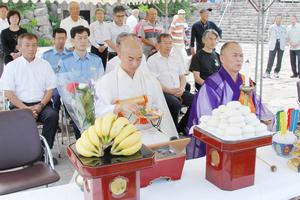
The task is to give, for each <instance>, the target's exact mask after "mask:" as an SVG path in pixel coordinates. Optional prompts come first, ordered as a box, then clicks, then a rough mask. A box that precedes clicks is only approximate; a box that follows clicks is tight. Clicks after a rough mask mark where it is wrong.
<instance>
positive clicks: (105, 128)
mask: <svg viewBox="0 0 300 200" xmlns="http://www.w3.org/2000/svg"><path fill="white" fill-rule="evenodd" d="M116 119H117V116H116V115H115V114H113V113H107V114H105V115H104V116H103V118H102V124H101V133H102V134H101V135H102V141H103V143H104V144H106V143H108V141H109V133H110V130H111V127H112V125H113V123H114V121H115V120H116Z"/></svg>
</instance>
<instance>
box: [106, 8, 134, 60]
mask: <svg viewBox="0 0 300 200" xmlns="http://www.w3.org/2000/svg"><path fill="white" fill-rule="evenodd" d="M113 15H114V21H113V22H111V23H109V24H107V29H106V31H105V32H104V33H103V34H104V41H105V43H106V44H107V45H108V60H110V59H112V58H113V57H115V56H117V47H116V39H117V37H118V35H119V34H120V33H123V32H125V33H129V32H130V29H129V26H127V25H126V24H124V18H125V15H126V13H125V8H124V7H123V6H116V7H114V9H113Z"/></svg>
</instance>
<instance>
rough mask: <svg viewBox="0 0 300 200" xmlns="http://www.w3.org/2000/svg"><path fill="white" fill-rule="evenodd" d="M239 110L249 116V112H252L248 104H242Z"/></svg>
mask: <svg viewBox="0 0 300 200" xmlns="http://www.w3.org/2000/svg"><path fill="white" fill-rule="evenodd" d="M239 110H240V113H241V114H242V115H244V116H247V115H248V114H250V113H251V110H250V108H249V107H248V106H242V107H240V109H239Z"/></svg>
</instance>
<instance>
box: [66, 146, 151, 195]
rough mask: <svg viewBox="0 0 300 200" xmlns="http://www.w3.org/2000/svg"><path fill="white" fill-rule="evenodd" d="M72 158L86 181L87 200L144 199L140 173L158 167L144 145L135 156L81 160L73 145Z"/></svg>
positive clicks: (69, 150)
mask: <svg viewBox="0 0 300 200" xmlns="http://www.w3.org/2000/svg"><path fill="white" fill-rule="evenodd" d="M67 154H68V157H69V159H70V161H71V163H72V164H73V165H74V167H75V169H76V170H77V171H78V173H79V174H80V175H81V176H82V177H83V180H84V184H83V188H84V199H85V200H117V199H122V200H138V199H140V170H142V169H146V168H150V167H152V166H153V165H154V153H153V152H152V151H151V150H150V149H149V148H147V147H146V146H144V145H143V147H142V149H141V150H140V151H139V152H137V153H136V154H134V155H132V156H113V155H110V154H109V153H106V154H105V155H104V156H103V157H101V158H86V157H82V156H80V155H79V154H78V153H77V151H76V148H75V144H72V145H70V146H69V147H68V149H67Z"/></svg>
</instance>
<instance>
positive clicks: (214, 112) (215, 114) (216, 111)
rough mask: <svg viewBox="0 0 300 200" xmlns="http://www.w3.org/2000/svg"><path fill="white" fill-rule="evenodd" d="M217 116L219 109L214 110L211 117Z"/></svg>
mask: <svg viewBox="0 0 300 200" xmlns="http://www.w3.org/2000/svg"><path fill="white" fill-rule="evenodd" d="M219 114H220V110H219V109H214V110H213V111H212V116H219Z"/></svg>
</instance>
